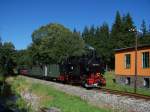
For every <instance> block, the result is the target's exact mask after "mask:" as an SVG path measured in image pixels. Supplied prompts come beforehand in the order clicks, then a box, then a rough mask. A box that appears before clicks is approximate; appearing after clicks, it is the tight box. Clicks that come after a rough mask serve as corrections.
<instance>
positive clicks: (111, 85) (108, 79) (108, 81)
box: [105, 72, 150, 96]
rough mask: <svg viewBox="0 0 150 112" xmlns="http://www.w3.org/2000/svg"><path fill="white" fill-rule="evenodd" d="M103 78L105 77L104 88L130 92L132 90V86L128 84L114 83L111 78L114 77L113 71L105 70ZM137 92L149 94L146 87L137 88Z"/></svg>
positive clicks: (149, 91)
mask: <svg viewBox="0 0 150 112" xmlns="http://www.w3.org/2000/svg"><path fill="white" fill-rule="evenodd" d="M105 78H106V88H108V89H114V90H119V91H124V92H132V93H133V92H134V88H133V87H130V86H128V85H121V84H117V83H114V82H113V79H115V74H114V72H106V73H105ZM137 93H139V94H143V95H148V96H150V90H148V89H142V88H138V89H137Z"/></svg>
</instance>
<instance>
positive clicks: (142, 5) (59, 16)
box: [0, 0, 150, 49]
mask: <svg viewBox="0 0 150 112" xmlns="http://www.w3.org/2000/svg"><path fill="white" fill-rule="evenodd" d="M116 11H119V12H120V14H121V15H125V14H127V13H128V12H129V13H130V14H131V16H132V18H133V21H134V24H135V25H136V26H137V28H138V29H139V28H140V25H141V22H142V20H143V19H144V20H145V21H146V23H147V27H148V26H149V25H150V14H149V12H150V0H0V37H1V38H2V41H3V42H6V41H7V42H12V43H13V44H14V45H15V47H16V49H25V48H27V46H28V45H30V44H31V42H32V39H31V35H32V32H33V31H34V30H36V29H38V28H39V27H40V26H42V25H46V24H49V23H60V24H63V25H64V26H65V27H67V28H70V29H71V30H73V29H74V28H76V29H77V30H79V31H82V30H83V28H84V27H85V26H90V25H95V26H100V25H102V24H103V23H104V22H107V23H108V24H109V27H110V28H111V26H112V24H113V22H114V19H115V14H116Z"/></svg>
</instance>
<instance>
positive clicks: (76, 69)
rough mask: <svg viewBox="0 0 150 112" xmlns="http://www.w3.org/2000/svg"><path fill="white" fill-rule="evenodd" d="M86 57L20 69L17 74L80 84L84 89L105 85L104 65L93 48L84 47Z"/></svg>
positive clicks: (70, 58)
mask: <svg viewBox="0 0 150 112" xmlns="http://www.w3.org/2000/svg"><path fill="white" fill-rule="evenodd" d="M86 51H87V53H86V55H83V56H79V57H75V56H73V57H69V58H68V59H67V60H65V61H64V62H63V63H62V64H49V65H45V66H33V67H31V68H28V67H22V68H21V67H20V69H19V73H20V74H22V75H28V76H32V77H37V78H42V79H46V80H55V81H58V82H63V83H74V84H80V85H82V86H84V87H86V88H91V87H101V86H105V85H106V80H105V78H104V77H103V74H104V63H103V61H102V60H101V58H99V57H97V55H96V51H95V49H94V48H93V47H91V46H89V45H86Z"/></svg>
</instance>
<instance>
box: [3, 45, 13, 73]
mask: <svg viewBox="0 0 150 112" xmlns="http://www.w3.org/2000/svg"><path fill="white" fill-rule="evenodd" d="M1 52H2V53H1V59H2V60H1V65H2V71H3V74H4V75H10V74H13V68H14V67H15V63H14V54H15V47H14V45H13V44H12V43H11V42H5V43H4V44H3V45H2V48H1Z"/></svg>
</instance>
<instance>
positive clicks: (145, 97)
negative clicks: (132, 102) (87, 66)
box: [96, 88, 150, 101]
mask: <svg viewBox="0 0 150 112" xmlns="http://www.w3.org/2000/svg"><path fill="white" fill-rule="evenodd" d="M96 91H102V92H107V93H110V94H115V95H120V96H128V97H131V98H136V99H144V100H149V101H150V96H148V95H142V94H138V93H131V92H123V91H119V90H112V89H106V88H101V89H96Z"/></svg>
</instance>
